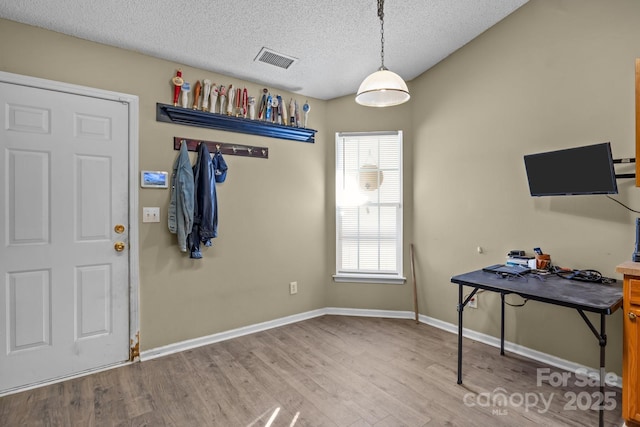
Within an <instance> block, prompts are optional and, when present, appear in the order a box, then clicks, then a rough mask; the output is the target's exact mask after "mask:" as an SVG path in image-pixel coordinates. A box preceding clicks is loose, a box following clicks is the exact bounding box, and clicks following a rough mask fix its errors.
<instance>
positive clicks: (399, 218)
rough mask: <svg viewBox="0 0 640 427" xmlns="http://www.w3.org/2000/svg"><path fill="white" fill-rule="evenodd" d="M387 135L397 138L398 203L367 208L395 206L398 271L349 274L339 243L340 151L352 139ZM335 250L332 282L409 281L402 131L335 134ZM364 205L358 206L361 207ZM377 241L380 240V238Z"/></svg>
mask: <svg viewBox="0 0 640 427" xmlns="http://www.w3.org/2000/svg"><path fill="white" fill-rule="evenodd" d="M385 135H394V136H397V137H398V160H399V164H398V180H399V182H398V186H399V188H398V197H399V200H398V203H391V204H390V203H388V202H386V203H383V202H379V201H378V202H368V203H366V204H364V205H365V206H372V207H383V206H390V205H391V206H394V205H395V206H396V224H395V227H396V230H395V232H396V237H395V238H396V269H395V271H393V272H386V271H381V270H365V269H358V270H347V269H344V268H343V267H342V252H341V247H340V245H341V239H340V224H341V219H340V212H341V208H342V206H340V204H339V201H338V197H339V194H340V191H341V189H339V188H338V186H339V185H340V180H339V179H338V176H339V174H343V175H344V172H343V171H342V170H340V169H338V166H339V163H338V162H339V155H340V152H339V150H340V149H341V147H342V144H344V142H342V140H343V139H345V138H349V137H354V138H358V137H372V138H375V137H379V136H385ZM335 138H336V139H335V150H336V152H335V163H334V169H335V176H336V182H335V187H336V188H335V197H334V203H335V215H336V216H335V221H336V222H335V244H336V246H335V250H336V259H335V272H336V273H335V274H334V275H333V279H334V281H335V282H362V283H380V284H404V283H405V282H406V278H405V277H404V273H403V266H404V257H403V240H404V193H403V189H404V185H403V166H404V155H403V154H404V152H403V133H402V131H401V130H397V131H376V132H336V134H335ZM360 206H362V205H358V207H360ZM378 240H380V239H379V237H378Z"/></svg>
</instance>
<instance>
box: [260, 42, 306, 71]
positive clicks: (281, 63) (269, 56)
mask: <svg viewBox="0 0 640 427" xmlns="http://www.w3.org/2000/svg"><path fill="white" fill-rule="evenodd" d="M297 60H298V59H297V58H294V57H292V56H287V55H283V54H281V53H277V52H274V51H272V50H271V49H268V48H266V47H263V48H262V50H260V52H259V53H258V56H256V58H255V59H254V61H258V62H264V63H265V64H271V65H275V66H276V67H280V68H284V69H285V70H287V69H289V67H290V66H291V65H293V63H294V62H296V61H297Z"/></svg>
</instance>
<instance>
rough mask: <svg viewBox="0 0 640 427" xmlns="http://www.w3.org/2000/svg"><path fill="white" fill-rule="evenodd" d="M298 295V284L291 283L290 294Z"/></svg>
mask: <svg viewBox="0 0 640 427" xmlns="http://www.w3.org/2000/svg"><path fill="white" fill-rule="evenodd" d="M297 293H298V282H291V283H289V294H290V295H295V294H297Z"/></svg>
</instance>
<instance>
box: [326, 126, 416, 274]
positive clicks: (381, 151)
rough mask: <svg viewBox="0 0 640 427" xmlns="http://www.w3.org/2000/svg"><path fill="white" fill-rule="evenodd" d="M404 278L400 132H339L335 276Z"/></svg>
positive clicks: (337, 141)
mask: <svg viewBox="0 0 640 427" xmlns="http://www.w3.org/2000/svg"><path fill="white" fill-rule="evenodd" d="M335 278H336V280H337V281H340V280H341V279H344V280H353V279H358V278H360V279H362V280H363V281H373V282H391V283H397V282H398V281H400V282H403V278H402V132H401V131H394V132H372V133H338V134H336V276H335Z"/></svg>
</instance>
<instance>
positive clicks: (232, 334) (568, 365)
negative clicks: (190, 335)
mask: <svg viewBox="0 0 640 427" xmlns="http://www.w3.org/2000/svg"><path fill="white" fill-rule="evenodd" d="M324 315H336V316H357V317H384V318H393V319H414V318H415V314H414V312H413V311H395V310H368V309H357V308H339V307H326V308H321V309H318V310H312V311H307V312H305V313H299V314H295V315H292V316H286V317H282V318H280V319H275V320H270V321H268V322H263V323H257V324H255V325H249V326H245V327H242V328H237V329H232V330H229V331H225V332H220V333H217V334H213V335H208V336H204V337H200V338H195V339H191V340H186V341H181V342H177V343H174V344H169V345H166V346H163V347H157V348H153V349H150V350H145V351H143V352H141V353H140V360H141V361H145V360H151V359H155V358H157V357H162V356H167V355H169V354H173V353H177V352H180V351H185V350H190V349H192V348H196V347H201V346H204V345H208V344H213V343H217V342H220V341H225V340H229V339H233V338H237V337H241V336H244V335H249V334H253V333H255V332H260V331H264V330H267V329H272V328H277V327H279V326H284V325H288V324H290V323H296V322H300V321H303V320H307V319H312V318H314V317H320V316H324ZM419 321H420V322H421V323H424V324H426V325H429V326H433V327H435V328H438V329H442V330H444V331H447V332H451V333H453V334H457V333H458V326H457V325H454V324H453V323H448V322H443V321H442V320H439V319H435V318H433V317H429V316H424V315H422V314H421V315H420V316H419ZM462 335H463V336H464V337H465V338H469V339H472V340H474V341H478V342H481V343H484V344H487V345H490V346H492V347H496V348H500V338H496V337H493V336H491V335H487V334H483V333H481V332H477V331H474V330H471V329H467V328H463V329H462ZM504 349H505V350H506V351H509V352H511V353H515V354H518V355H520V356H524V357H527V358H529V359H532V360H536V361H538V362H541V363H544V364H546V365H550V366H553V367H556V368H559V369H562V370H565V371H568V372H572V373H576V372H581V373H584V372H587V375H588V376H589V377H590V378H599V376H600V370H599V369H597V368H590V367H588V366H584V365H580V364H578V363H574V362H571V361H569V360H565V359H561V358H559V357H556V356H552V355H550V354H547V353H543V352H541V351H537V350H533V349H530V348H528V347H524V346H521V345H518V344H514V343H512V342H509V341H505V342H504ZM609 375H611V374H609ZM609 385H611V386H615V387H618V388H621V387H622V378H621V377H619V376H617V375H616V377H615V380H614V381H613V382H612V383H610V384H609Z"/></svg>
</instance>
